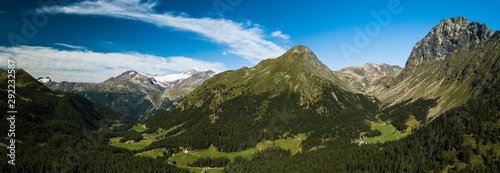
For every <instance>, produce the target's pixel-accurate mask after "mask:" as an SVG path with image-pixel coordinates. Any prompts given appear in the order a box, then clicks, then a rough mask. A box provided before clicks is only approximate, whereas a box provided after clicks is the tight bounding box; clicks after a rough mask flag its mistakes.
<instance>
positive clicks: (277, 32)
mask: <svg viewBox="0 0 500 173" xmlns="http://www.w3.org/2000/svg"><path fill="white" fill-rule="evenodd" d="M271 35H272V36H273V37H278V38H282V39H285V40H288V39H290V36H289V35H286V34H283V33H282V32H281V31H274V32H273V33H271Z"/></svg>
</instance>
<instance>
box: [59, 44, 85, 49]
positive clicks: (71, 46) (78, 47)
mask: <svg viewBox="0 0 500 173" xmlns="http://www.w3.org/2000/svg"><path fill="white" fill-rule="evenodd" d="M54 44H55V45H58V46H62V47H66V48H70V49H80V50H85V49H87V48H86V47H83V46H75V45H70V44H66V43H54Z"/></svg>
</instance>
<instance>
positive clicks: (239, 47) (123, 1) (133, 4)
mask: <svg viewBox="0 0 500 173" xmlns="http://www.w3.org/2000/svg"><path fill="white" fill-rule="evenodd" d="M157 5H158V3H157V1H145V2H141V0H96V1H91V0H86V1H82V2H78V3H74V4H72V5H66V6H46V7H42V8H39V9H37V11H38V12H40V13H43V12H48V13H64V14H76V15H100V16H108V17H114V18H122V19H130V20H138V21H143V22H147V23H152V24H154V25H156V26H158V27H169V28H174V29H176V30H181V31H189V32H194V33H198V34H200V35H201V36H203V37H205V38H209V39H210V40H211V41H214V42H216V43H217V44H221V45H227V46H229V50H228V52H229V53H232V54H236V55H239V56H241V57H243V58H245V59H248V60H250V61H252V62H258V61H260V60H262V59H266V58H274V57H278V56H280V55H281V54H283V53H284V52H285V49H283V48H282V47H281V46H279V45H277V44H275V43H273V42H271V41H268V40H265V39H264V36H265V35H264V31H263V29H262V28H261V26H260V25H257V24H251V22H250V21H247V22H245V23H237V22H234V21H231V20H227V19H213V18H192V17H188V15H187V14H181V15H176V14H174V13H163V14H160V13H157V12H156V11H155V10H154V9H153V8H154V7H156V6H157ZM282 35H283V34H282ZM283 36H285V35H283Z"/></svg>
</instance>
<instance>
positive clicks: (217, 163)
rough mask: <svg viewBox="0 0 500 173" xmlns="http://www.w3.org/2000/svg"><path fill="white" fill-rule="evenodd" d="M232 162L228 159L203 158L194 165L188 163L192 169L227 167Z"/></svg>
mask: <svg viewBox="0 0 500 173" xmlns="http://www.w3.org/2000/svg"><path fill="white" fill-rule="evenodd" d="M229 162H230V160H229V158H227V157H215V158H210V157H202V158H199V159H197V160H195V161H194V162H193V163H188V166H190V167H225V166H226V165H227V164H228V163H229Z"/></svg>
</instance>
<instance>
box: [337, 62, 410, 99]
mask: <svg viewBox="0 0 500 173" xmlns="http://www.w3.org/2000/svg"><path fill="white" fill-rule="evenodd" d="M402 69H403V68H401V67H399V66H394V65H393V66H391V65H388V64H385V63H382V64H375V63H368V64H363V65H359V66H351V67H346V68H343V69H341V70H339V71H335V72H334V73H336V74H338V76H339V77H340V78H341V79H342V80H344V81H346V82H347V83H349V85H350V86H352V87H353V88H355V89H357V90H359V91H362V92H364V91H366V90H367V89H368V88H369V87H371V86H372V85H376V84H378V83H380V82H383V81H384V78H386V77H389V76H395V75H398V74H399V73H400V72H401V70H402ZM374 82H375V83H374Z"/></svg>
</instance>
